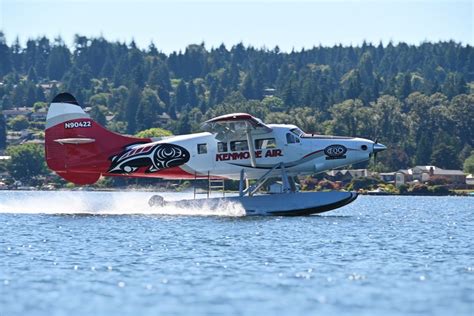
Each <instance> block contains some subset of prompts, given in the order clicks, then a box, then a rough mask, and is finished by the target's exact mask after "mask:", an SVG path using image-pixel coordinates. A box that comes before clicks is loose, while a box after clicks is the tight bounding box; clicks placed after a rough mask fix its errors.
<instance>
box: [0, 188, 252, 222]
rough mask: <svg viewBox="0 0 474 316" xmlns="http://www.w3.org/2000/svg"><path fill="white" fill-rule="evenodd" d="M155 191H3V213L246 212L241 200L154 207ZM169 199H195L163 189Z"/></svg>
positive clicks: (0, 196)
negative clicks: (198, 204) (150, 201)
mask: <svg viewBox="0 0 474 316" xmlns="http://www.w3.org/2000/svg"><path fill="white" fill-rule="evenodd" d="M154 194H155V193H152V192H136V191H124V192H86V191H0V213H16V214H90V215H132V214H142V215H153V214H156V215H186V216H244V215H245V210H244V209H243V208H242V206H241V205H240V204H237V203H232V202H227V201H226V202H225V203H221V204H219V206H218V207H211V206H209V205H207V203H203V205H200V206H199V207H197V206H195V207H193V206H186V207H177V206H174V205H165V206H163V207H158V206H155V207H150V206H149V205H148V200H149V199H150V197H151V196H152V195H154ZM159 195H161V196H163V197H164V198H165V200H170V201H172V200H175V201H176V200H181V199H192V197H193V196H192V194H189V193H159Z"/></svg>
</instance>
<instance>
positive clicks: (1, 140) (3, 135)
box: [0, 112, 7, 150]
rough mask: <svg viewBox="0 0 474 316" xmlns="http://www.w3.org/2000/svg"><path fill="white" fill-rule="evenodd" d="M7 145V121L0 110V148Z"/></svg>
mask: <svg viewBox="0 0 474 316" xmlns="http://www.w3.org/2000/svg"><path fill="white" fill-rule="evenodd" d="M6 147H7V122H6V121H5V116H3V114H1V112H0V150H1V149H5V148H6Z"/></svg>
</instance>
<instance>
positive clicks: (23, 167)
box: [6, 144, 47, 181]
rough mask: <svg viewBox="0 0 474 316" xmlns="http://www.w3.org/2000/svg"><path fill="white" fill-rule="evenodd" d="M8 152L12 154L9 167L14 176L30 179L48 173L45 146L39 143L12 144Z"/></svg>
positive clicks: (20, 178)
mask: <svg viewBox="0 0 474 316" xmlns="http://www.w3.org/2000/svg"><path fill="white" fill-rule="evenodd" d="M6 153H7V155H9V156H11V159H10V161H9V163H8V166H7V168H8V171H9V172H10V174H11V175H12V176H13V178H15V179H17V180H21V181H29V180H31V179H34V178H36V177H38V176H41V175H45V174H47V168H46V164H45V159H44V148H43V146H41V145H37V144H24V145H18V146H11V147H9V148H8V149H7V152H6Z"/></svg>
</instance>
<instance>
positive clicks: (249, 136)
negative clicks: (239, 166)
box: [245, 122, 257, 168]
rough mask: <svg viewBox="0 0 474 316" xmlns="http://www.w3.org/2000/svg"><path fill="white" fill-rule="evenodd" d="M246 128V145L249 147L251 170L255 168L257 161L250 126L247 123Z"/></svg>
mask: <svg viewBox="0 0 474 316" xmlns="http://www.w3.org/2000/svg"><path fill="white" fill-rule="evenodd" d="M246 124H247V128H246V129H245V134H246V135H247V143H248V145H249V151H250V164H251V165H252V167H253V168H255V167H256V166H257V160H256V158H255V144H254V143H253V138H252V133H251V131H252V130H251V126H250V124H249V123H248V122H246Z"/></svg>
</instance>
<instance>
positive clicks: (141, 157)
mask: <svg viewBox="0 0 474 316" xmlns="http://www.w3.org/2000/svg"><path fill="white" fill-rule="evenodd" d="M189 158H190V155H189V152H188V151H187V150H186V149H184V148H183V147H181V146H178V145H173V144H154V145H152V144H151V145H146V144H145V145H141V146H138V147H134V148H130V149H126V150H125V151H123V152H122V153H120V154H119V155H116V156H114V157H112V158H111V160H112V163H111V165H110V168H109V171H108V173H116V174H129V173H133V172H135V171H137V170H138V169H139V168H142V167H147V169H146V170H145V173H153V172H157V171H159V170H162V169H165V168H171V167H177V166H181V165H183V164H185V163H186V162H188V161H189Z"/></svg>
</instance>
